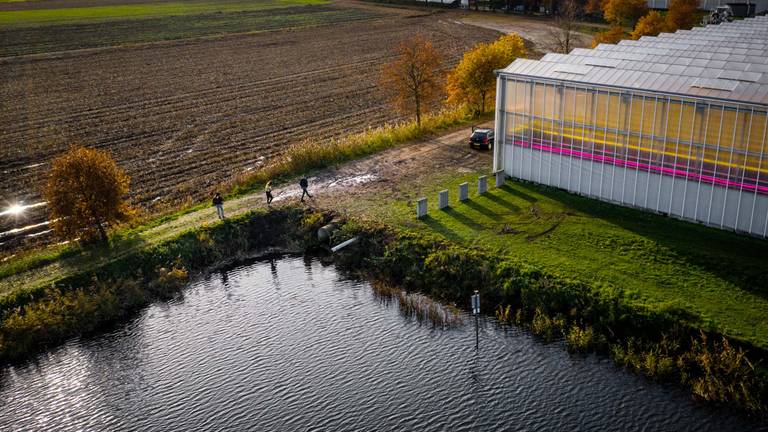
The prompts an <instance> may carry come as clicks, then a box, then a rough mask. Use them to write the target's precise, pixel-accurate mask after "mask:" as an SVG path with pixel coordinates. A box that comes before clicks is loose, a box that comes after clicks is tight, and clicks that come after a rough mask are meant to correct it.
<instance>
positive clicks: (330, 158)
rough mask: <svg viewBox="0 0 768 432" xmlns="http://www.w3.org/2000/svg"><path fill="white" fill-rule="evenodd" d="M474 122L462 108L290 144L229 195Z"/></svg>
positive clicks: (239, 180)
mask: <svg viewBox="0 0 768 432" xmlns="http://www.w3.org/2000/svg"><path fill="white" fill-rule="evenodd" d="M476 120H478V117H477V116H474V115H472V114H470V113H469V112H468V111H467V110H466V109H465V108H459V109H444V110H442V111H439V112H437V113H434V114H429V115H427V116H425V117H424V118H423V119H422V121H421V127H419V126H417V125H416V122H415V121H408V122H403V123H396V124H385V125H383V126H378V127H375V128H368V129H367V130H365V131H363V132H360V133H357V134H354V135H349V136H347V137H344V138H341V139H334V140H330V141H318V140H312V139H310V140H305V141H302V142H299V143H296V144H293V145H291V146H290V147H288V149H287V150H286V151H285V152H284V153H283V154H282V155H281V156H279V157H278V158H277V160H276V161H275V162H274V163H272V164H270V165H267V166H265V167H263V168H261V169H259V170H256V171H254V172H252V173H248V174H244V175H242V176H240V177H238V178H237V179H235V180H234V184H233V185H232V193H233V194H234V195H240V194H243V193H247V192H250V191H252V190H253V188H254V187H256V186H258V185H262V184H264V183H266V182H267V181H269V180H273V181H274V180H280V179H285V178H287V177H289V176H295V175H299V174H302V173H306V172H310V171H313V170H317V169H321V168H326V167H329V166H333V165H335V164H339V163H342V162H346V161H350V160H354V159H358V158H360V157H363V156H368V155H371V154H374V153H377V152H380V151H382V150H386V149H389V148H392V147H395V146H397V145H399V144H403V143H406V142H408V141H413V140H417V139H420V138H423V137H425V136H428V135H431V134H435V133H437V132H441V131H444V130H446V129H450V128H453V127H457V126H461V125H466V124H470V123H471V122H473V121H476Z"/></svg>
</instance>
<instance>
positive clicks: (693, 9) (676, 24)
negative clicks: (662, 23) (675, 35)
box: [667, 0, 699, 31]
mask: <svg viewBox="0 0 768 432" xmlns="http://www.w3.org/2000/svg"><path fill="white" fill-rule="evenodd" d="M698 8H699V1H698V0H670V2H669V10H668V11H667V28H669V31H675V30H678V29H685V30H690V29H691V28H692V27H693V26H695V25H696V24H697V23H698V22H699V20H698V17H699V15H698V14H697V12H698Z"/></svg>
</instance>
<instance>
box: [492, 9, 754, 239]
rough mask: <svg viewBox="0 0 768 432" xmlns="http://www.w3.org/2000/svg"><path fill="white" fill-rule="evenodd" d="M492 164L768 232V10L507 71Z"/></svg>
mask: <svg viewBox="0 0 768 432" xmlns="http://www.w3.org/2000/svg"><path fill="white" fill-rule="evenodd" d="M497 95H498V97H497V100H496V104H497V105H496V142H497V145H496V146H495V149H494V170H501V169H503V170H504V171H505V172H506V173H507V174H508V175H509V176H511V177H515V178H520V179H524V180H530V181H534V182H538V183H543V184H547V185H551V186H556V187H559V188H563V189H566V190H568V191H571V192H574V193H578V194H581V195H586V196H590V197H594V198H598V199H601V200H605V201H610V202H614V203H619V204H622V205H627V206H632V207H639V208H642V209H647V210H652V211H655V212H660V213H664V214H669V215H671V216H675V217H679V218H682V219H687V220H692V221H697V222H701V223H705V224H707V225H712V226H717V227H720V228H727V229H733V230H737V231H741V232H747V233H751V234H753V235H756V236H760V237H766V235H767V234H768V158H767V157H766V155H768V148H766V140H767V137H766V135H767V133H768V115H767V114H766V112H767V111H768V17H765V16H763V17H757V18H751V19H745V20H742V21H735V22H732V23H726V24H720V25H716V26H707V27H705V28H694V29H693V30H686V31H678V32H676V33H674V34H669V33H663V34H661V35H659V36H658V37H643V38H641V39H640V40H637V41H632V40H625V41H622V42H620V43H619V44H617V45H608V44H602V45H599V46H598V47H597V48H595V49H591V50H590V49H575V50H573V51H572V52H571V53H570V54H568V55H563V54H547V55H546V56H544V57H543V58H542V59H541V60H528V59H518V60H515V62H514V63H512V64H511V65H509V66H508V67H507V68H506V69H504V70H501V71H498V82H497Z"/></svg>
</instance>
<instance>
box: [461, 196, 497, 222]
mask: <svg viewBox="0 0 768 432" xmlns="http://www.w3.org/2000/svg"><path fill="white" fill-rule="evenodd" d="M464 205H466V206H467V207H469V208H471V209H472V210H474V211H476V212H478V213H482V214H484V215H485V216H487V217H489V218H491V219H493V220H496V219H498V218H499V215H498V214H497V213H495V212H493V211H492V210H491V209H489V208H488V207H485V206H482V205H480V204H478V203H477V202H475V201H473V200H471V199H470V200H467V201H464Z"/></svg>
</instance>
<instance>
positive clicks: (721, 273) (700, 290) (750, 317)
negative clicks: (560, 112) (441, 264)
mask: <svg viewBox="0 0 768 432" xmlns="http://www.w3.org/2000/svg"><path fill="white" fill-rule="evenodd" d="M476 179H477V174H468V175H465V176H464V177H460V178H455V177H454V178H449V177H444V178H442V179H438V180H436V181H435V182H434V187H433V188H431V190H429V191H428V192H427V193H425V196H427V197H428V198H429V200H430V211H429V216H428V217H427V218H425V219H424V220H421V221H416V220H415V218H414V211H415V210H414V208H413V207H414V206H413V203H412V202H411V203H410V205H409V204H408V203H406V202H403V201H391V202H389V203H388V205H386V206H381V209H380V210H378V211H377V215H378V216H379V217H380V218H382V219H383V220H384V221H388V222H391V223H396V224H398V225H400V226H402V227H405V228H407V229H412V230H419V231H431V232H434V233H437V234H439V235H441V236H442V237H444V238H446V239H448V240H452V241H455V242H458V243H461V244H465V245H471V246H475V247H479V248H483V249H485V250H491V251H498V252H499V253H501V254H509V255H513V256H516V257H519V258H521V259H523V260H525V261H528V262H530V263H532V264H535V265H537V266H539V267H541V268H544V269H546V270H548V271H549V272H551V273H556V274H559V275H562V276H565V277H568V278H576V279H580V280H583V281H589V282H591V283H593V284H608V285H613V286H617V287H621V288H623V289H626V290H628V291H631V292H633V293H636V295H637V297H638V298H639V301H641V302H643V303H645V304H648V305H650V306H651V307H653V306H654V305H660V304H676V305H681V306H683V307H685V308H686V309H689V310H692V311H694V312H696V313H698V314H700V315H701V316H702V318H703V319H704V320H705V321H707V322H709V323H712V324H714V325H715V326H716V327H717V328H718V329H719V330H721V331H722V332H724V333H725V334H727V335H729V336H732V337H735V338H737V339H741V340H745V341H749V342H751V343H753V344H755V345H758V346H760V347H762V348H768V319H767V318H766V317H768V287H767V286H766V285H768V267H767V266H766V258H768V242H766V241H763V240H758V239H754V238H750V237H745V236H741V235H737V234H734V233H731V232H726V231H721V230H717V229H713V228H708V227H704V226H701V225H696V224H691V223H687V222H683V221H678V220H675V219H670V218H666V217H663V216H659V215H653V214H649V213H645V212H641V211H637V210H633V209H628V208H623V207H619V206H615V205H611V204H607V203H602V202H599V201H595V200H591V199H587V198H583V197H579V196H576V195H572V194H569V193H566V192H564V191H560V190H555V189H551V188H545V187H541V186H536V185H533V184H529V183H522V182H512V181H508V182H507V184H506V185H505V186H503V187H502V188H500V189H496V188H493V187H491V189H490V191H489V192H488V193H487V194H486V195H483V196H477V195H476V193H472V192H475V191H476ZM463 181H468V182H469V183H470V192H471V193H470V196H471V199H470V200H469V201H467V202H465V203H457V202H456V197H457V195H458V192H457V190H458V184H459V183H461V182H463ZM489 182H490V183H492V182H493V179H491V178H489ZM442 189H448V190H449V193H450V196H451V207H450V208H449V209H447V210H442V211H441V210H437V208H436V202H437V191H439V190H442ZM403 191H405V189H403ZM404 193H406V192H404Z"/></svg>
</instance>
